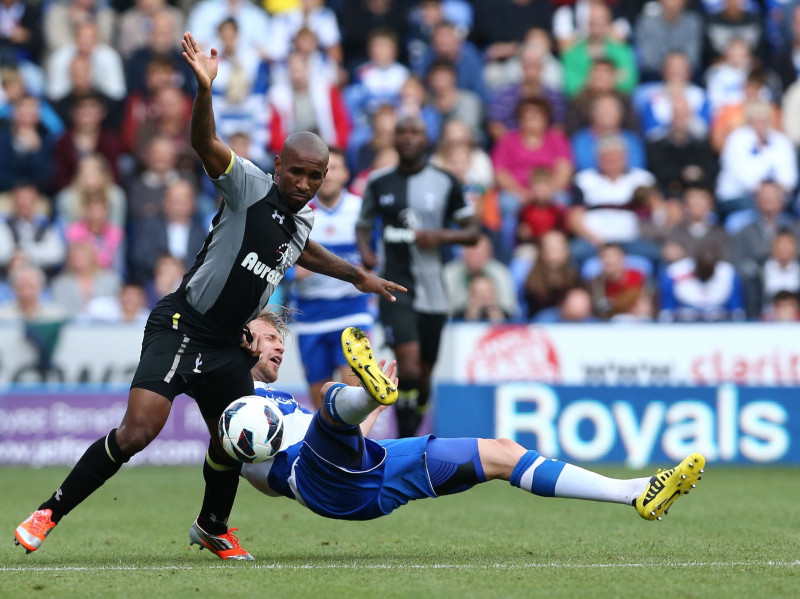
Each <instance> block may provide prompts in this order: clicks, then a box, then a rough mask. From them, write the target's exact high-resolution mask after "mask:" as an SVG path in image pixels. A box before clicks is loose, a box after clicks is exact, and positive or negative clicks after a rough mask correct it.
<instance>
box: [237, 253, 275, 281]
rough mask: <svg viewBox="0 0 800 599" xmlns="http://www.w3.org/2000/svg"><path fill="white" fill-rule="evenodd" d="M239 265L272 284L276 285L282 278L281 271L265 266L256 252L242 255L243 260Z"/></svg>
mask: <svg viewBox="0 0 800 599" xmlns="http://www.w3.org/2000/svg"><path fill="white" fill-rule="evenodd" d="M281 261H282V260H281ZM241 265H242V266H244V267H245V268H246V269H247V270H249V271H252V273H253V274H254V275H256V276H259V277H261V278H262V279H266V280H267V281H268V282H270V283H272V284H273V285H277V284H278V283H280V282H281V279H282V278H283V273H282V272H281V271H279V270H273V269H272V268H270V267H269V266H267V265H266V264H265V263H264V262H262V261H261V260H259V259H258V254H256V253H255V252H250V253H249V254H247V255H246V256H245V257H244V260H242V264H241ZM284 266H285V265H284Z"/></svg>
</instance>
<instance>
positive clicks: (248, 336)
mask: <svg viewBox="0 0 800 599" xmlns="http://www.w3.org/2000/svg"><path fill="white" fill-rule="evenodd" d="M259 340H260V336H259V335H257V334H255V335H254V334H253V333H252V332H250V329H249V328H248V327H246V326H245V327H243V328H242V340H241V342H240V343H239V347H241V348H242V349H244V350H247V352H248V353H249V354H250V355H251V356H253V357H254V358H258V357H260V356H261V350H260V349H259V348H258V342H259Z"/></svg>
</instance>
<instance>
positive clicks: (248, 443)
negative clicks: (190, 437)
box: [218, 395, 283, 463]
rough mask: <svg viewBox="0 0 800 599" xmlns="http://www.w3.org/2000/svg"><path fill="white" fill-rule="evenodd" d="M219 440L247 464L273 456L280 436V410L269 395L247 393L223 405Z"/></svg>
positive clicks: (280, 438) (234, 456)
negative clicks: (225, 406) (224, 406)
mask: <svg viewBox="0 0 800 599" xmlns="http://www.w3.org/2000/svg"><path fill="white" fill-rule="evenodd" d="M218 433H219V440H220V441H222V447H223V448H224V449H225V451H226V452H227V453H228V455H229V456H231V457H232V458H234V459H236V460H239V461H240V462H246V463H258V462H263V461H266V460H268V459H269V458H271V457H272V456H274V455H275V454H276V453H277V452H278V450H279V449H280V447H281V440H282V439H283V413H282V412H281V410H280V408H279V407H278V404H277V403H275V401H274V400H273V399H271V398H268V397H261V396H260V395H248V396H246V397H241V398H239V399H237V400H235V401H233V402H231V404H230V405H229V406H228V407H227V408H225V411H224V412H222V416H220V417H219V427H218Z"/></svg>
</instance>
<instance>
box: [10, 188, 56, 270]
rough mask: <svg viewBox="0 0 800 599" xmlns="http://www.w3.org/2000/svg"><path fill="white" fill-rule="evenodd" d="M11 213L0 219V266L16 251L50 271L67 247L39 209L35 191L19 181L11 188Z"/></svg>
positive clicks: (14, 254)
mask: <svg viewBox="0 0 800 599" xmlns="http://www.w3.org/2000/svg"><path fill="white" fill-rule="evenodd" d="M11 197H12V212H11V214H9V215H8V218H7V219H0V269H5V268H8V267H9V265H10V264H11V262H12V260H13V259H14V257H15V256H16V254H18V253H21V254H23V255H24V257H25V259H26V261H27V262H29V263H31V264H33V265H34V266H37V267H39V268H41V269H43V270H44V271H46V272H48V273H50V274H52V273H53V272H54V271H55V270H56V269H57V268H58V267H59V266H61V264H63V262H64V258H65V257H66V253H67V248H66V245H65V244H64V239H63V237H62V236H61V233H60V232H59V230H58V227H57V226H56V225H55V224H54V223H53V222H52V221H51V220H50V218H48V217H47V216H46V215H45V214H44V213H43V212H41V211H40V210H39V206H38V205H37V204H39V202H38V200H39V190H38V189H36V186H35V185H33V184H31V183H19V184H17V185H16V186H15V187H14V188H13V189H12V190H11Z"/></svg>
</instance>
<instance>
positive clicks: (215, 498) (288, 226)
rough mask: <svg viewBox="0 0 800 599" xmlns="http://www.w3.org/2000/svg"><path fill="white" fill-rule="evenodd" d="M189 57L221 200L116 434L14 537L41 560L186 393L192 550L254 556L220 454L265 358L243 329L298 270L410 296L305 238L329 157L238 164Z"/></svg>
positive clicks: (207, 78) (306, 140) (305, 136)
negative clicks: (222, 433)
mask: <svg viewBox="0 0 800 599" xmlns="http://www.w3.org/2000/svg"><path fill="white" fill-rule="evenodd" d="M182 43H183V49H184V54H183V56H184V58H185V59H186V61H187V62H188V63H189V64H190V65H191V67H192V69H193V70H194V73H195V76H196V78H197V84H198V89H197V96H196V98H195V103H194V108H193V111H192V130H191V137H192V146H193V147H194V149H195V151H196V152H197V153H198V155H199V156H200V159H201V160H202V162H203V166H204V167H205V169H206V172H207V173H208V175H209V177H211V179H212V180H213V181H214V185H215V186H216V187H217V189H218V190H219V192H220V194H221V195H222V198H223V202H222V205H221V206H220V209H219V211H218V212H217V214H216V216H215V217H214V220H213V221H212V228H211V231H210V233H209V234H208V237H207V238H206V240H205V243H204V244H203V247H202V249H201V250H200V252H199V253H198V255H197V259H196V261H195V264H194V266H193V267H192V269H191V270H190V271H189V272H188V273H187V274H186V276H185V277H184V279H183V281H182V283H181V285H180V288H179V289H178V290H177V291H176V292H175V293H172V294H170V295H168V296H166V297H165V298H164V299H163V300H162V301H161V302H159V303H158V305H156V307H155V308H154V309H153V312H152V313H151V314H150V318H149V319H148V321H147V326H146V328H145V334H144V339H143V342H142V353H141V357H140V361H139V366H138V367H137V370H136V374H135V375H134V378H133V382H132V383H131V390H130V394H129V395H128V408H127V411H126V413H125V416H124V417H123V419H122V423H121V424H120V426H119V428H117V429H114V430H112V431H111V432H110V433H109V434H108V435H107V436H105V437H103V438H101V439H98V440H97V441H96V442H95V443H94V444H92V445H91V446H90V447H89V449H87V450H86V452H85V453H84V454H83V456H82V457H81V458H80V460H78V463H77V464H76V465H75V467H74V468H73V469H72V472H70V474H69V475H68V476H67V478H66V479H65V480H64V482H63V483H62V484H61V486H60V487H59V488H58V489H57V490H56V492H55V493H54V494H53V495H52V496H51V497H50V499H48V500H47V501H45V502H44V503H43V504H41V505H40V506H39V508H38V509H37V510H36V511H35V512H34V513H33V514H31V516H30V517H29V518H27V519H26V520H25V521H24V522H22V523H21V524H20V525H19V526H18V527H17V530H16V534H15V540H16V542H17V544H21V545H22V546H24V547H25V548H26V549H27V550H28V551H29V552H30V551H35V550H36V549H38V548H39V546H40V545H41V544H42V541H44V539H45V537H46V536H47V535H48V534H49V533H50V532H51V531H52V529H53V527H55V525H56V524H57V523H58V522H59V520H60V519H61V518H62V517H63V516H65V515H66V514H67V513H68V512H69V511H70V510H71V509H72V508H74V507H75V506H77V505H78V504H79V503H80V502H82V501H83V500H84V499H86V497H88V496H89V495H91V494H92V493H93V492H94V491H95V490H97V489H98V488H99V487H100V486H101V485H102V484H103V483H104V482H105V481H106V480H108V479H109V478H111V477H112V476H113V475H114V474H116V473H117V471H118V470H119V469H120V467H121V466H122V464H123V463H125V462H127V461H128V460H129V459H130V458H131V457H132V456H133V455H135V454H136V453H138V452H139V451H141V450H142V449H144V448H145V447H146V446H147V445H148V444H149V443H150V441H152V440H153V439H154V438H155V437H156V435H158V433H159V432H160V431H161V429H162V427H163V426H164V424H165V423H166V421H167V417H168V416H169V412H170V409H171V407H172V400H173V399H174V398H175V396H176V395H178V394H179V393H184V392H185V393H187V394H189V395H191V396H192V397H193V398H194V399H195V400H196V401H197V405H198V407H199V408H200V411H201V413H202V415H203V418H204V419H205V421H206V423H207V425H208V427H209V431H210V432H211V442H210V444H209V448H208V454H207V455H206V461H205V464H204V467H203V477H204V479H205V482H206V489H205V495H204V497H203V505H202V507H201V510H200V515H199V516H198V518H197V520H195V522H194V523H193V524H192V527H191V529H190V539H191V541H192V543H195V544H199V545H200V546H201V548H202V547H205V548H208V549H210V550H211V551H213V552H214V553H215V554H216V555H218V556H219V557H220V558H222V559H240V560H241V559H245V560H251V559H253V557H252V556H251V555H250V554H249V553H247V551H245V550H244V549H243V548H242V547H241V546H240V545H239V542H238V540H237V539H236V536H235V535H234V534H233V532H232V530H229V529H228V516H229V515H230V512H231V509H232V507H233V501H234V498H235V496H236V489H237V486H238V483H239V471H240V470H241V464H240V463H239V462H236V461H234V460H233V459H231V458H230V457H228V456H227V454H226V453H225V452H224V450H223V449H222V446H221V444H220V442H219V438H218V437H217V435H216V428H217V421H218V419H219V416H220V414H221V413H222V411H223V410H224V409H225V407H226V406H227V405H228V404H229V403H230V402H231V401H232V400H234V399H236V398H238V397H241V396H242V395H250V394H252V392H253V383H252V377H251V376H250V375H249V373H250V368H252V366H253V365H254V364H255V363H256V358H257V356H258V355H259V354H260V353H261V349H260V348H259V347H258V345H259V343H258V338H253V337H252V336H251V335H250V334H249V331H246V332H245V330H243V327H245V325H246V323H247V322H249V321H250V320H251V319H252V318H254V317H255V316H256V315H257V314H258V313H259V311H260V310H261V309H262V308H263V307H264V306H265V305H266V303H267V301H268V300H269V297H270V295H271V294H272V292H273V290H274V289H275V285H277V284H278V283H279V282H280V280H281V279H282V278H283V275H284V273H285V272H286V270H287V269H288V268H289V267H291V266H292V265H293V264H294V263H297V264H300V265H302V266H303V267H305V268H307V269H309V270H311V271H314V272H318V273H322V274H327V275H329V276H332V277H336V278H339V279H342V280H345V281H348V282H350V283H352V284H353V285H355V287H357V288H358V289H359V290H361V291H363V292H375V293H380V294H381V295H382V296H384V298H385V299H386V300H387V301H391V300H393V296H392V294H391V292H392V291H404V289H403V287H401V286H400V285H397V284H395V283H392V282H390V281H385V280H383V279H380V278H378V277H376V276H375V275H373V274H371V273H369V272H367V271H364V270H363V269H360V268H357V267H355V266H353V265H351V264H349V263H347V262H346V261H344V260H342V259H341V258H338V257H337V256H335V255H334V254H332V253H331V252H329V251H328V250H326V249H325V248H323V247H322V246H321V245H319V244H318V243H315V242H313V241H311V240H310V239H309V233H310V232H311V227H312V225H313V222H314V216H313V212H312V210H311V209H310V208H309V207H308V206H307V204H308V202H309V201H310V200H311V198H312V197H314V195H315V194H316V193H317V189H319V186H320V185H321V184H322V181H323V179H324V177H325V173H326V171H327V166H328V148H327V147H326V146H325V144H324V142H323V141H322V140H321V139H320V138H319V137H317V136H316V135H314V134H312V133H308V132H302V133H297V134H295V135H292V136H291V137H289V139H287V140H286V143H285V144H284V147H283V149H282V150H281V154H280V156H276V157H275V178H274V181H273V178H272V177H270V176H269V175H267V174H265V173H264V172H262V171H261V170H260V169H258V168H257V167H256V166H255V165H253V163H251V162H250V161H248V160H243V159H242V158H239V157H237V156H236V155H235V154H234V153H233V152H232V151H231V149H230V148H229V147H228V146H227V145H225V144H224V143H223V142H222V141H221V140H220V139H219V138H218V137H217V135H216V131H215V128H214V113H213V111H212V106H211V84H212V81H213V80H214V78H215V77H216V75H217V66H218V63H217V52H216V50H214V49H212V50H211V56H210V57H206V56H204V55H203V54H202V52H201V51H200V48H199V47H198V46H197V44H196V43H195V41H194V39H193V38H192V36H191V34H190V33H186V34H185V35H184V38H183V42H182Z"/></svg>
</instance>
